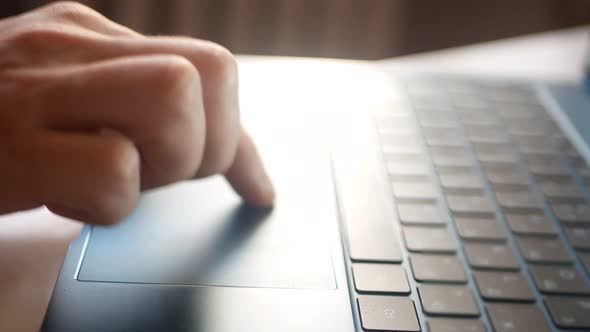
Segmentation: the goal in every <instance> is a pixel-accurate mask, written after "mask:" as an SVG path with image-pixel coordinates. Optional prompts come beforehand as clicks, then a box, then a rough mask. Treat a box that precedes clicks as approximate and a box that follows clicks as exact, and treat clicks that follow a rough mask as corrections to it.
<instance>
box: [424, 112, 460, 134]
mask: <svg viewBox="0 0 590 332" xmlns="http://www.w3.org/2000/svg"><path fill="white" fill-rule="evenodd" d="M416 115H417V116H418V122H420V126H422V127H425V128H449V129H454V128H457V127H458V126H459V122H458V121H457V119H456V117H455V116H454V115H453V113H452V112H441V111H439V110H436V111H431V110H428V111H426V110H417V111H416Z"/></svg>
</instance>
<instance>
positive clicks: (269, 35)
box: [0, 0, 590, 59]
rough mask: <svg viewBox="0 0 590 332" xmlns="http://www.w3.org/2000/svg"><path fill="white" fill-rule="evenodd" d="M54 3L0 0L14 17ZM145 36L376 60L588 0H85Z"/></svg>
mask: <svg viewBox="0 0 590 332" xmlns="http://www.w3.org/2000/svg"><path fill="white" fill-rule="evenodd" d="M47 2H50V1H43V0H12V1H2V2H0V14H4V15H9V14H13V13H16V12H19V11H23V10H26V9H30V8H34V7H36V6H39V5H41V4H43V3H47ZM80 2H82V3H85V4H86V5H88V6H90V7H92V8H94V9H96V10H98V11H100V12H101V13H103V14H104V15H106V16H107V17H109V18H111V19H113V20H115V21H117V22H120V23H122V24H125V25H128V26H130V27H131V28H133V29H135V30H138V31H140V32H143V33H147V34H182V35H188V36H193V37H198V38H204V39H209V40H213V41H215V42H218V43H220V44H223V45H224V46H226V47H228V48H229V49H230V50H231V51H233V52H234V53H242V54H271V55H297V56H320V57H342V58H359V59H377V58H385V57H391V56H396V55H402V54H408V53H414V52H419V51H426V50H431V49H437V48H444V47H450V46H455V45H461V44H465V43H472V42H477V41H482V40H490V39H496V38H501V37H507V36H513V35H517V34H523V33H530V32H535V31H542V30H547V29H555V28H560V27H565V26H572V25H579V24H589V23H590V1H586V0H568V1H563V0H496V1H471V0H446V1H431V0H168V1H166V0H82V1H80Z"/></svg>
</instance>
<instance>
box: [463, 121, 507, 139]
mask: <svg viewBox="0 0 590 332" xmlns="http://www.w3.org/2000/svg"><path fill="white" fill-rule="evenodd" d="M465 128H466V130H467V135H468V137H469V139H470V140H471V141H472V142H473V143H505V142H507V141H508V137H507V136H506V135H505V134H504V133H503V132H502V128H501V127H499V126H488V125H466V126H465Z"/></svg>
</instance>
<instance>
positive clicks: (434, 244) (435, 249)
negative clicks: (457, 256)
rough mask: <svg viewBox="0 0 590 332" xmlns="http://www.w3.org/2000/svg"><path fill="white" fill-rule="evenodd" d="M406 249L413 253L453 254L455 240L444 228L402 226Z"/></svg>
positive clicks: (455, 245) (455, 246) (455, 248)
mask: <svg viewBox="0 0 590 332" xmlns="http://www.w3.org/2000/svg"><path fill="white" fill-rule="evenodd" d="M403 233H404V239H405V240H406V247H407V248H408V250H410V251H414V252H430V253H454V252H455V251H456V250H457V244H456V243H455V239H453V236H452V235H451V233H450V232H449V230H448V229H446V228H433V227H419V226H404V227H403Z"/></svg>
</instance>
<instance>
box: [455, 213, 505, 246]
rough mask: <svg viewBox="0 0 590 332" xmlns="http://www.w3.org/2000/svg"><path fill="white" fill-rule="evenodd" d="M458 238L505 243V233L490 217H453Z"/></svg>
mask: <svg viewBox="0 0 590 332" xmlns="http://www.w3.org/2000/svg"><path fill="white" fill-rule="evenodd" d="M454 221H455V225H457V230H458V231H459V236H461V238H462V239H464V240H483V241H505V240H506V232H505V231H504V229H503V228H502V227H501V226H500V224H499V223H498V222H497V221H496V219H494V218H492V217H488V218H483V217H479V218H467V217H455V218H454Z"/></svg>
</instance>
